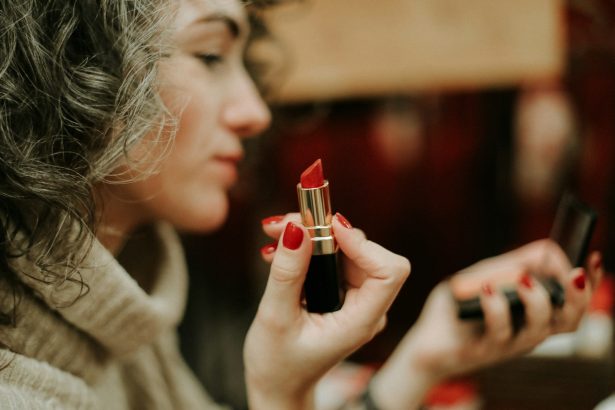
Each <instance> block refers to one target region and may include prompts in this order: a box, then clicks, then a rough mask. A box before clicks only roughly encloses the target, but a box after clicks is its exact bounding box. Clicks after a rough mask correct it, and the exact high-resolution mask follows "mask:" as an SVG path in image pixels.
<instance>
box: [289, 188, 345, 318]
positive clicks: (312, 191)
mask: <svg viewBox="0 0 615 410" xmlns="http://www.w3.org/2000/svg"><path fill="white" fill-rule="evenodd" d="M297 196H298V198H299V209H300V211H301V219H302V222H303V225H304V226H305V227H306V228H307V230H308V232H309V233H310V239H311V241H312V257H311V259H310V266H309V268H308V272H307V277H306V279H305V285H304V292H305V301H306V305H307V310H308V312H315V313H326V312H333V311H336V310H339V309H340V308H341V294H340V280H339V275H338V260H337V250H338V246H337V242H336V241H335V237H334V235H333V229H332V227H331V222H332V219H333V215H332V213H331V200H330V197H329V181H327V180H325V181H324V183H323V184H322V185H321V186H318V187H314V188H304V187H303V186H302V185H301V184H300V183H299V184H297Z"/></svg>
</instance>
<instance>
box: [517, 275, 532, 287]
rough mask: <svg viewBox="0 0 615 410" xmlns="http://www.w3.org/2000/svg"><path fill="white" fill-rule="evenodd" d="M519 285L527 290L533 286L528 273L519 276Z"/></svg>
mask: <svg viewBox="0 0 615 410" xmlns="http://www.w3.org/2000/svg"><path fill="white" fill-rule="evenodd" d="M519 283H521V285H522V286H524V287H525V288H527V289H532V287H533V286H534V281H533V280H532V277H531V276H530V274H529V273H524V274H523V276H521V279H519Z"/></svg>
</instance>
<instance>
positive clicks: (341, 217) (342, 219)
mask: <svg viewBox="0 0 615 410" xmlns="http://www.w3.org/2000/svg"><path fill="white" fill-rule="evenodd" d="M335 217H336V218H337V220H338V221H340V223H341V224H342V225H343V226H344V227H346V228H348V229H352V225H351V224H350V222H348V219H346V218H345V217H344V215H342V214H340V213H339V212H338V213H336V214H335Z"/></svg>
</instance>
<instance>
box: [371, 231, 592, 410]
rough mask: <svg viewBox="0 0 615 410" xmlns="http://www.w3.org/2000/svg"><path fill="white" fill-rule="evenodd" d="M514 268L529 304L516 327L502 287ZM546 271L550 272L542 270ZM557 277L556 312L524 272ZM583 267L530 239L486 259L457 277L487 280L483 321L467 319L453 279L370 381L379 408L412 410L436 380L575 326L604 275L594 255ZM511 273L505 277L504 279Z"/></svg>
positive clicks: (517, 352)
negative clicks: (559, 300) (560, 296)
mask: <svg viewBox="0 0 615 410" xmlns="http://www.w3.org/2000/svg"><path fill="white" fill-rule="evenodd" d="M511 270H512V271H516V272H517V273H518V275H517V276H518V277H519V285H518V286H517V290H518V293H519V297H520V299H521V300H522V302H523V304H524V308H525V309H524V311H525V313H524V315H525V317H524V321H523V324H522V325H521V327H520V328H518V329H517V330H514V328H513V318H512V317H511V313H510V309H509V307H508V302H507V300H506V298H505V297H504V295H503V294H502V293H501V292H500V291H498V289H497V287H496V286H495V285H493V284H492V283H490V281H489V278H491V279H492V280H493V281H494V283H495V282H497V276H499V275H500V273H502V272H510V271H511ZM545 270H546V272H545ZM541 271H542V272H543V273H545V274H548V275H552V276H555V277H556V278H557V279H558V280H559V281H560V283H561V284H562V286H563V288H564V292H565V303H564V305H563V306H562V307H560V308H554V307H552V306H551V303H550V301H549V295H548V294H547V292H546V290H545V289H544V288H543V287H542V286H541V285H540V284H539V282H538V281H537V280H535V279H534V278H533V277H531V276H529V275H527V272H541ZM584 271H585V269H583V268H577V269H572V267H571V266H570V264H569V263H568V262H567V260H566V259H565V256H564V254H563V252H562V251H561V249H560V248H559V247H558V246H557V245H555V244H554V243H553V242H551V241H548V240H541V241H536V242H532V243H530V244H528V245H526V246H523V247H521V248H518V249H516V250H514V251H511V252H508V253H506V254H503V255H500V256H497V257H494V258H489V259H486V260H484V261H481V262H479V263H477V264H475V265H473V266H471V267H469V268H467V269H464V270H463V271H462V272H460V273H459V275H477V276H478V277H481V278H482V284H483V287H482V291H481V292H480V293H481V294H480V302H481V307H482V310H483V312H484V321H478V322H477V321H462V320H460V319H458V318H457V313H458V312H457V306H456V302H455V300H454V298H453V296H452V292H451V289H450V287H449V283H448V282H444V283H441V284H440V285H438V286H437V287H436V288H435V289H434V290H433V291H432V293H431V294H430V296H429V298H428V300H427V302H426V304H425V306H424V308H423V311H422V313H421V316H420V317H419V320H418V321H417V323H416V324H415V326H413V328H412V329H411V330H410V331H409V332H408V334H407V335H406V337H405V338H404V339H403V340H402V342H401V343H400V344H399V346H398V348H397V349H396V351H395V352H394V353H393V355H392V356H391V357H390V358H389V360H388V361H387V363H385V366H384V367H383V368H382V369H381V370H380V372H379V373H378V374H377V375H376V377H375V378H374V380H373V381H372V390H373V391H372V395H373V396H374V397H375V400H376V402H377V403H378V404H379V405H380V406H382V409H401V408H404V409H411V408H416V407H418V406H419V405H420V402H421V400H422V398H423V395H424V393H425V392H426V390H427V389H428V388H429V387H430V386H432V385H433V384H435V383H437V382H438V381H440V380H442V379H444V378H446V377H449V376H453V375H456V374H459V373H464V372H467V371H471V370H474V369H477V368H479V367H483V366H487V365H490V364H493V363H496V362H499V361H502V360H505V359H508V358H511V357H513V356H517V355H520V354H524V353H526V352H529V351H531V350H532V349H533V348H534V347H536V346H537V345H538V344H539V343H540V342H542V341H543V340H544V339H545V338H546V337H547V336H549V335H551V334H554V333H560V332H568V331H572V330H574V329H576V327H577V326H578V324H579V321H580V320H581V318H582V316H583V314H584V312H585V311H586V308H587V306H588V304H589V300H590V298H591V295H592V293H593V291H594V289H595V288H596V286H597V284H598V282H599V280H600V277H601V275H602V273H603V268H602V263H601V256H600V254H599V253H598V252H594V253H592V254H591V256H590V257H589V258H588V268H587V275H586V276H585V274H584ZM506 275H508V274H506Z"/></svg>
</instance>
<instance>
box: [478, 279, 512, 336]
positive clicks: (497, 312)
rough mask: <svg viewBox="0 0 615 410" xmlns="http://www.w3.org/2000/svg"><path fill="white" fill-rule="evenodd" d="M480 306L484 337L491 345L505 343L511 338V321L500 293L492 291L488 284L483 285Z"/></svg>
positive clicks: (505, 302)
mask: <svg viewBox="0 0 615 410" xmlns="http://www.w3.org/2000/svg"><path fill="white" fill-rule="evenodd" d="M480 305H481V308H482V310H483V315H484V320H485V336H486V338H487V339H488V340H489V341H490V343H491V344H496V345H498V346H501V345H504V344H505V343H507V342H508V341H509V340H510V338H511V336H512V333H513V332H512V321H511V316H510V308H509V307H508V301H507V300H506V297H505V296H504V294H503V293H502V292H496V291H494V289H493V287H492V286H491V284H489V283H485V284H483V287H482V290H481V296H480Z"/></svg>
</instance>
